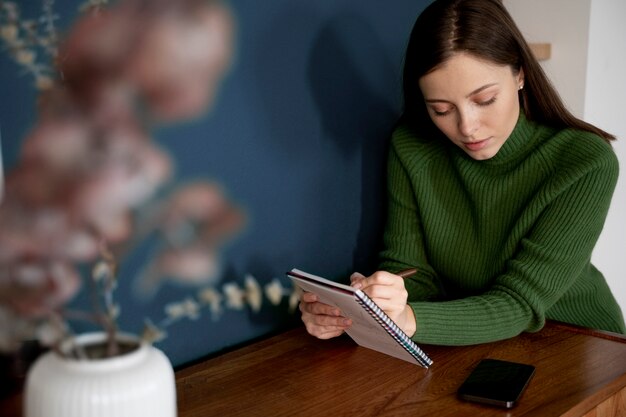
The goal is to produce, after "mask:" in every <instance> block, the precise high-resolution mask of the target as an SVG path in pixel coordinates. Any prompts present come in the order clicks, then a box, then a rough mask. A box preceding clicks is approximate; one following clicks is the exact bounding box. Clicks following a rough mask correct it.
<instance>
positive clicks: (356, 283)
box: [352, 282, 363, 290]
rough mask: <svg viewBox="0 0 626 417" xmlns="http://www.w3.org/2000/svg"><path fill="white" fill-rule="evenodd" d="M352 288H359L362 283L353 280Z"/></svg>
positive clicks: (361, 286)
mask: <svg viewBox="0 0 626 417" xmlns="http://www.w3.org/2000/svg"><path fill="white" fill-rule="evenodd" d="M352 288H354V289H357V290H360V289H361V288H363V284H361V283H360V282H355V283H354V284H352Z"/></svg>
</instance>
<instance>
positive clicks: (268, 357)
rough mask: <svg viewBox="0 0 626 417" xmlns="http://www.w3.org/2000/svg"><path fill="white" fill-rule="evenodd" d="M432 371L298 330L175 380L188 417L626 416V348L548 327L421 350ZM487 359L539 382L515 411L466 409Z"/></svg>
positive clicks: (620, 341)
mask: <svg viewBox="0 0 626 417" xmlns="http://www.w3.org/2000/svg"><path fill="white" fill-rule="evenodd" d="M423 348H424V350H425V351H426V352H427V353H428V354H429V355H430V356H431V357H432V359H433V360H434V365H433V366H432V367H431V368H430V369H428V370H426V369H424V368H421V367H419V366H416V365H412V364H409V363H407V362H404V361H401V360H399V359H395V358H392V357H388V356H385V355H382V354H380V353H378V352H374V351H371V350H368V349H365V348H361V347H358V346H355V344H354V343H353V342H352V341H351V340H350V339H348V338H347V337H341V338H339V339H334V340H325V341H323V340H318V339H315V338H313V337H311V336H309V335H307V334H306V333H305V331H304V329H296V330H292V331H289V332H286V333H284V334H281V335H279V336H275V337H273V338H270V339H267V340H265V341H262V342H258V343H255V344H253V345H250V346H247V347H245V348H243V349H240V350H237V351H234V352H231V353H228V354H225V355H223V356H219V357H217V358H214V359H211V360H208V361H206V362H204V363H199V364H197V365H194V366H191V367H189V368H186V369H184V370H181V371H179V372H178V373H177V375H176V377H177V386H178V401H179V413H180V414H179V415H180V417H200V416H202V417H206V416H298V415H300V416H345V415H355V416H412V417H414V416H438V417H439V416H455V417H456V416H583V415H586V416H587V417H600V416H611V417H612V416H625V415H626V338H623V337H620V336H617V335H611V334H605V333H600V332H593V331H588V330H582V329H579V328H576V327H573V326H568V325H563V324H557V323H548V324H547V325H546V327H545V328H544V329H543V330H542V331H541V332H539V333H535V334H528V333H527V334H522V335H521V336H518V337H516V338H513V339H510V340H506V341H502V342H496V343H489V344H483V345H478V346H465V347H441V346H423ZM483 358H496V359H504V360H511V361H516V362H523V363H529V364H532V365H535V366H536V368H537V369H536V373H535V376H534V377H533V379H532V380H531V382H530V384H529V386H528V389H527V390H526V392H525V393H524V395H523V397H522V399H521V400H520V403H519V405H518V406H517V407H516V408H514V409H513V410H502V409H497V408H493V407H489V406H481V405H477V404H472V403H467V402H463V401H460V400H458V399H457V398H456V390H457V388H458V386H459V385H460V384H461V382H462V381H463V379H464V378H465V377H466V376H467V375H468V373H469V372H470V370H471V369H472V368H473V367H474V366H475V365H476V364H477V363H478V361H479V360H480V359H483Z"/></svg>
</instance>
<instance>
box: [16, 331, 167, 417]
mask: <svg viewBox="0 0 626 417" xmlns="http://www.w3.org/2000/svg"><path fill="white" fill-rule="evenodd" d="M104 339H105V335H104V334H103V333H88V334H84V335H81V336H78V337H77V338H76V343H78V344H82V345H89V344H93V343H97V342H101V341H103V340H104ZM119 340H120V341H122V340H125V341H135V342H137V341H138V338H137V337H135V336H132V335H127V334H122V335H120V336H119ZM176 414H177V413H176V386H175V379H174V371H173V368H172V365H171V363H170V361H169V360H168V359H167V357H166V356H165V355H164V354H163V352H161V351H160V350H159V349H157V348H155V347H153V346H152V345H149V344H145V343H141V344H139V347H138V348H137V349H135V350H133V351H131V352H129V353H125V354H122V355H120V356H117V357H112V358H106V359H86V360H76V359H68V358H63V357H61V356H59V355H58V354H57V353H55V352H48V353H46V354H44V355H42V356H41V357H40V358H39V359H37V361H36V362H35V363H34V364H33V366H32V367H31V368H30V370H29V372H28V375H27V378H26V385H25V395H24V417H141V416H146V417H148V416H149V417H175V416H176Z"/></svg>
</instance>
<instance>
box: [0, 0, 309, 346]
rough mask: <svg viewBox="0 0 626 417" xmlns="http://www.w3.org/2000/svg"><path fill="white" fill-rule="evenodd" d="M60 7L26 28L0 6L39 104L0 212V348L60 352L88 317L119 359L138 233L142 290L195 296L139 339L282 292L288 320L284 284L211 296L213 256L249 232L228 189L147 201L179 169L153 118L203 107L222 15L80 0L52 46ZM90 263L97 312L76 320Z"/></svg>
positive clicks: (171, 4) (228, 21)
mask: <svg viewBox="0 0 626 417" xmlns="http://www.w3.org/2000/svg"><path fill="white" fill-rule="evenodd" d="M53 6H54V1H53V0H42V9H41V15H40V16H39V17H38V18H36V19H26V18H25V17H24V16H23V15H22V12H21V10H20V8H19V6H18V4H17V2H15V1H6V0H0V42H2V44H3V46H4V49H5V51H6V52H7V53H8V54H9V55H10V57H11V58H12V59H13V60H14V61H15V62H16V63H17V65H18V66H19V67H20V68H22V70H23V71H24V72H26V73H28V74H30V75H32V76H33V78H34V80H35V86H36V88H37V89H39V90H40V97H39V98H40V100H39V101H40V103H41V105H40V106H39V109H40V113H39V115H38V118H37V122H36V124H35V126H34V127H33V129H32V130H31V131H30V132H29V134H28V136H27V137H26V139H25V141H24V144H23V151H22V152H21V154H20V157H19V160H18V161H17V162H16V164H15V166H14V168H12V170H11V171H10V172H9V173H8V174H7V177H6V186H5V188H4V198H3V200H2V201H1V202H0V324H4V323H9V324H11V326H0V349H4V348H6V349H13V348H15V346H16V340H24V339H26V338H28V336H29V335H31V336H32V335H33V334H35V333H37V334H38V335H39V336H40V338H41V340H42V341H44V342H46V343H47V344H49V345H50V346H52V347H53V348H58V343H59V342H60V341H61V339H62V338H63V337H67V336H69V337H72V335H73V333H72V329H71V327H70V326H69V323H68V322H70V321H88V322H93V323H96V324H98V325H99V326H101V327H102V328H103V329H104V330H105V332H106V333H107V335H108V338H107V340H108V341H109V343H108V346H107V350H108V354H109V355H115V353H116V349H117V348H118V347H117V345H116V343H114V342H115V340H116V338H115V334H116V333H117V331H118V324H117V322H118V318H119V316H120V313H121V309H120V306H119V305H118V304H117V303H116V301H115V297H114V293H115V290H116V288H117V283H118V268H119V267H118V265H119V263H120V262H123V259H124V256H126V255H128V254H129V253H131V252H132V249H133V248H134V247H135V246H136V245H138V244H140V243H141V242H143V241H144V240H145V239H146V238H147V237H150V238H151V240H152V241H153V243H154V247H156V250H155V253H154V256H153V257H152V259H151V260H150V261H149V262H148V265H147V266H146V268H145V274H142V276H141V281H140V282H139V285H138V288H139V289H140V290H142V291H143V293H144V294H150V293H154V292H156V291H158V289H159V287H160V285H161V284H162V282H163V281H164V280H176V281H177V282H178V283H182V284H185V285H189V286H195V287H197V288H200V290H199V291H198V292H197V294H196V296H195V297H191V296H190V297H187V298H185V299H184V300H182V301H179V302H173V303H170V304H168V305H167V306H166V308H165V318H164V319H163V320H162V321H161V322H160V323H158V325H155V324H154V323H152V322H150V321H146V328H145V330H144V338H145V339H146V340H151V341H157V340H160V339H162V338H163V337H165V336H166V335H167V333H166V332H165V328H167V327H168V326H170V325H172V324H174V323H176V322H178V321H180V320H183V319H190V320H196V319H198V318H199V317H200V316H201V314H202V310H203V309H208V311H209V312H210V314H211V318H212V319H213V320H217V319H219V317H220V316H221V314H222V313H223V310H224V308H230V309H234V310H242V309H244V308H245V307H246V306H247V307H249V308H250V309H251V311H252V312H253V313H258V312H259V311H260V310H261V308H262V304H263V296H264V295H266V296H267V298H268V300H269V301H270V303H271V304H273V305H279V304H281V302H282V299H283V298H284V297H289V307H290V309H291V310H292V311H293V309H295V305H296V304H297V294H296V295H294V294H295V293H294V292H289V291H288V290H286V289H284V288H283V287H282V286H281V285H280V282H279V281H278V280H273V281H272V282H271V284H269V285H268V286H266V287H265V288H264V289H262V288H261V285H260V284H259V283H258V281H257V280H256V278H254V277H253V276H252V275H249V274H247V275H245V276H244V282H243V286H240V285H239V284H237V283H235V282H229V283H226V284H224V285H223V286H222V288H221V291H220V290H218V289H216V288H214V285H213V284H214V283H215V282H216V281H217V279H218V277H219V273H220V272H221V268H220V256H219V255H220V248H221V246H222V245H224V244H225V242H227V241H228V239H230V238H232V237H233V236H235V235H236V234H237V233H238V232H239V231H240V230H241V229H242V228H243V227H244V225H245V215H244V212H243V210H241V209H240V208H239V207H238V206H237V205H235V204H233V203H232V202H231V201H230V200H229V199H228V198H227V196H226V193H225V192H224V190H222V189H221V188H220V187H218V186H216V185H215V184H212V183H209V182H207V181H197V182H194V183H191V184H184V185H182V186H179V187H174V188H173V192H171V193H164V194H162V195H160V196H159V197H160V198H159V199H158V200H157V199H156V198H155V196H156V195H157V192H158V191H159V190H160V189H162V187H163V186H164V185H165V184H166V183H168V182H169V181H171V179H172V177H173V165H174V164H173V162H172V161H171V158H170V155H169V154H168V153H167V152H165V151H164V150H163V149H162V148H161V147H160V146H158V145H157V144H156V143H155V142H154V141H153V140H152V139H151V137H150V134H149V132H148V121H149V120H155V121H164V122H175V121H181V120H187V119H189V118H192V117H197V116H198V115H200V114H201V113H202V112H204V111H205V110H206V109H208V108H209V107H210V105H211V103H212V101H213V99H214V96H215V94H216V89H217V86H218V85H219V83H220V81H221V78H222V76H223V74H224V73H225V71H226V70H227V69H228V67H229V65H230V60H231V55H232V30H233V22H232V18H231V15H230V13H229V10H228V9H227V8H226V7H225V6H224V5H223V4H222V3H221V2H220V1H219V0H213V1H205V0H177V1H169V0H158V1H157V0H119V1H117V2H115V3H114V4H109V2H108V1H106V0H88V1H86V2H84V3H83V4H82V5H81V9H80V10H81V11H82V14H80V15H79V17H78V19H77V21H76V22H75V24H74V25H72V27H71V28H69V30H68V31H64V33H66V34H67V35H66V36H64V37H63V39H61V37H60V36H59V33H60V32H59V30H58V28H57V24H58V22H59V16H58V14H56V13H55V12H54V7H53ZM105 9H106V12H105ZM152 238H154V239H152ZM85 265H93V268H92V270H91V274H90V277H89V279H85V282H86V286H87V287H88V290H89V291H90V295H91V302H92V303H91V304H92V308H91V310H90V311H76V310H70V309H68V308H66V304H67V303H68V302H69V301H70V300H71V299H72V298H73V297H74V296H75V295H76V294H77V293H78V291H79V290H80V289H81V285H82V283H83V280H82V279H81V276H80V273H79V270H81V269H82V267H83V266H85ZM72 354H74V355H76V356H78V357H84V356H85V353H84V352H81V351H76V352H74V353H72Z"/></svg>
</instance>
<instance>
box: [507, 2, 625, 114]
mask: <svg viewBox="0 0 626 417" xmlns="http://www.w3.org/2000/svg"><path fill="white" fill-rule="evenodd" d="M616 1H623V0H616ZM591 2H592V0H504V5H505V6H506V8H507V9H508V10H509V12H510V13H511V15H512V16H513V19H515V21H516V23H517V25H518V26H519V28H520V30H521V31H522V33H523V34H524V37H525V38H526V40H527V41H528V42H541V43H543V42H549V43H550V44H552V57H551V58H550V59H549V60H547V61H543V62H542V63H541V66H542V67H543V69H544V71H545V72H546V74H547V75H548V77H549V78H550V80H551V81H552V83H553V84H554V86H555V87H556V89H557V91H558V92H559V94H560V95H561V98H562V99H563V101H564V102H565V104H566V105H567V107H568V108H569V109H570V111H571V112H572V113H574V114H575V115H576V116H578V117H583V115H584V106H585V83H586V79H587V65H586V62H587V46H588V39H589V36H588V34H589V10H590V7H591Z"/></svg>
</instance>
